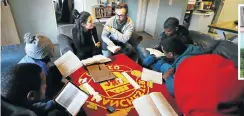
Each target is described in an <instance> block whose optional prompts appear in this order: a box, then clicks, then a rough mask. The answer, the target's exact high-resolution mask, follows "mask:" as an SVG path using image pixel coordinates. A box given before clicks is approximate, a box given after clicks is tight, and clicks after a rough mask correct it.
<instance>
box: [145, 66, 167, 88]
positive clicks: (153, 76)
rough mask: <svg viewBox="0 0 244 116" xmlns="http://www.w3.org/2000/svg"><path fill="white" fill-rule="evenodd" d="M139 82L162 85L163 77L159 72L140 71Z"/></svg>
mask: <svg viewBox="0 0 244 116" xmlns="http://www.w3.org/2000/svg"><path fill="white" fill-rule="evenodd" d="M141 80H144V81H151V82H153V83H158V84H162V83H163V75H162V73H160V72H156V71H153V70H149V69H147V68H143V69H142V74H141Z"/></svg>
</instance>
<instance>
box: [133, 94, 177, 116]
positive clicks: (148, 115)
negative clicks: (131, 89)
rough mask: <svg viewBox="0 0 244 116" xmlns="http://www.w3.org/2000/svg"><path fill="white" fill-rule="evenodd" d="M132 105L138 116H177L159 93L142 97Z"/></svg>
mask: <svg viewBox="0 0 244 116" xmlns="http://www.w3.org/2000/svg"><path fill="white" fill-rule="evenodd" d="M132 103H133V105H134V107H135V109H136V111H137V112H138V114H139V116H178V114H177V113H176V112H175V111H174V109H173V108H172V106H171V105H170V104H169V103H168V101H167V100H166V98H165V97H164V96H163V94H162V93H160V92H153V93H150V94H149V95H143V96H141V97H139V98H137V99H135V100H134V101H133V102H132Z"/></svg>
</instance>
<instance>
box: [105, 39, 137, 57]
mask: <svg viewBox="0 0 244 116" xmlns="http://www.w3.org/2000/svg"><path fill="white" fill-rule="evenodd" d="M112 41H113V43H114V44H115V45H117V46H120V47H121V50H120V51H119V52H118V53H124V54H125V55H127V56H130V55H131V54H132V52H133V47H132V45H131V44H129V43H128V42H127V43H122V42H119V41H116V40H112ZM107 46H108V45H107V44H106V43H104V42H102V53H103V55H104V56H106V57H109V56H112V52H110V51H109V50H108V49H107Z"/></svg>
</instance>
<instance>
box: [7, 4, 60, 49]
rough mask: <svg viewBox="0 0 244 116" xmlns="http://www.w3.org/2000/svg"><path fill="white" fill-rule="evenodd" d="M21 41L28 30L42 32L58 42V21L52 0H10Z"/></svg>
mask: <svg viewBox="0 0 244 116" xmlns="http://www.w3.org/2000/svg"><path fill="white" fill-rule="evenodd" d="M9 2H10V6H11V10H12V13H13V17H14V20H15V23H16V27H17V30H18V33H19V37H20V41H21V42H23V36H24V34H25V33H26V32H31V33H32V34H37V33H40V34H42V35H45V36H47V37H49V38H50V39H51V40H52V42H53V43H55V44H56V43H57V34H58V31H57V22H56V17H55V10H54V6H53V1H52V0H9Z"/></svg>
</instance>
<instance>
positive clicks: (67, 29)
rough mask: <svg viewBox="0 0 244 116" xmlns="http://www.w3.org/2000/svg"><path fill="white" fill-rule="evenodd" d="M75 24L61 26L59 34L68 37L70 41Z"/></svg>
mask: <svg viewBox="0 0 244 116" xmlns="http://www.w3.org/2000/svg"><path fill="white" fill-rule="evenodd" d="M74 26H75V24H68V25H62V26H60V27H59V34H64V35H66V36H68V37H69V38H70V39H73V37H72V29H73V28H74Z"/></svg>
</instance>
